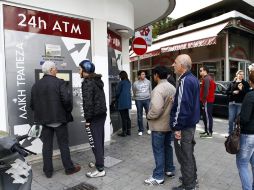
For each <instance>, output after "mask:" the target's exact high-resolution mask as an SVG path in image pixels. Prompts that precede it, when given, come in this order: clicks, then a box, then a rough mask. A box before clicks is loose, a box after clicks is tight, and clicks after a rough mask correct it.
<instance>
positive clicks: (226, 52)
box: [224, 31, 230, 81]
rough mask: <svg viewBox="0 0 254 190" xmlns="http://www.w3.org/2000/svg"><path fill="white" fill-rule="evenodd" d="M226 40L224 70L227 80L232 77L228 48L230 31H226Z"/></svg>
mask: <svg viewBox="0 0 254 190" xmlns="http://www.w3.org/2000/svg"><path fill="white" fill-rule="evenodd" d="M225 38H226V40H225V66H224V67H225V71H224V76H225V81H229V77H230V69H229V48H228V44H229V43H228V42H229V40H228V31H227V32H226V36H225Z"/></svg>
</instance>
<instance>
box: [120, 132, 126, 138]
mask: <svg viewBox="0 0 254 190" xmlns="http://www.w3.org/2000/svg"><path fill="white" fill-rule="evenodd" d="M118 136H120V137H126V136H127V135H126V133H120V134H118Z"/></svg>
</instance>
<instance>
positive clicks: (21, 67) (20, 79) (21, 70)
mask: <svg viewBox="0 0 254 190" xmlns="http://www.w3.org/2000/svg"><path fill="white" fill-rule="evenodd" d="M16 72H17V87H18V88H17V99H16V103H17V105H18V109H19V111H21V114H19V117H20V118H23V119H27V109H26V90H25V89H24V88H25V85H26V75H25V54H24V49H23V43H22V42H20V43H18V44H16Z"/></svg>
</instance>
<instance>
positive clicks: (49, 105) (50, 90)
mask: <svg viewBox="0 0 254 190" xmlns="http://www.w3.org/2000/svg"><path fill="white" fill-rule="evenodd" d="M42 71H43V73H44V76H43V78H42V79H40V80H39V81H38V82H36V83H35V84H34V85H33V87H32V92H31V105H30V107H31V109H32V110H33V111H34V122H35V123H38V124H41V125H43V129H42V137H41V140H42V142H43V147H42V156H43V172H44V173H45V175H46V177H48V178H51V177H52V174H53V170H54V169H53V163H52V154H53V137H54V133H56V137H57V142H58V146H59V149H60V152H61V158H62V162H63V165H64V168H65V173H66V175H70V174H73V173H76V172H78V171H79V170H80V166H79V165H77V166H74V165H73V162H72V161H71V156H70V149H69V139H68V138H69V137H68V129H67V123H68V122H70V121H73V118H72V115H71V111H72V95H71V91H70V89H69V88H68V85H67V83H66V82H65V81H64V80H61V79H59V78H57V77H56V73H57V68H56V65H55V63H54V62H52V61H45V62H44V64H43V65H42Z"/></svg>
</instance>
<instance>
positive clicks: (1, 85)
mask: <svg viewBox="0 0 254 190" xmlns="http://www.w3.org/2000/svg"><path fill="white" fill-rule="evenodd" d="M2 12H3V9H2V6H1V5H0V63H1V64H0V105H1V106H0V113H1V114H0V121H1V122H0V130H2V131H7V132H8V131H9V127H8V124H7V102H6V99H7V98H6V76H5V64H4V63H5V55H4V35H3V17H2V15H3V13H2Z"/></svg>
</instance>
